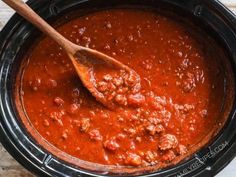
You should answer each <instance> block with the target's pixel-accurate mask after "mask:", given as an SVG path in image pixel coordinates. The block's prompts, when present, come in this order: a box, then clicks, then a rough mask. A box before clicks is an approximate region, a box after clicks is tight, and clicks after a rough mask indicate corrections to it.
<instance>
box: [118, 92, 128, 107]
mask: <svg viewBox="0 0 236 177" xmlns="http://www.w3.org/2000/svg"><path fill="white" fill-rule="evenodd" d="M115 101H116V103H118V104H119V105H127V98H126V97H125V96H124V95H120V94H118V95H116V97H115Z"/></svg>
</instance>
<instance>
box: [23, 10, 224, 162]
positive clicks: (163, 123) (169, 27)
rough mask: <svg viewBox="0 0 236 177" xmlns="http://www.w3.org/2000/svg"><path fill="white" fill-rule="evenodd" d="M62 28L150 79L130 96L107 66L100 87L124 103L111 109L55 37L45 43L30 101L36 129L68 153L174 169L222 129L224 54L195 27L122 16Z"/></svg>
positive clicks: (31, 61) (32, 73)
mask: <svg viewBox="0 0 236 177" xmlns="http://www.w3.org/2000/svg"><path fill="white" fill-rule="evenodd" d="M57 30H58V31H59V32H60V33H61V34H63V35H64V36H65V37H67V38H68V39H70V40H71V41H73V42H75V43H77V44H80V45H82V46H86V47H89V48H92V49H96V50H98V51H101V52H104V53H105V54H107V55H110V56H112V57H114V58H115V59H117V60H119V61H121V62H123V63H124V64H126V65H128V66H129V67H131V68H132V69H134V70H135V71H136V72H137V73H138V74H139V75H140V79H141V88H140V90H139V92H138V93H134V94H132V95H131V96H129V97H128V98H123V97H122V93H125V92H126V89H125V87H124V85H125V84H126V83H125V81H124V79H122V77H121V78H120V77H117V78H114V77H111V75H110V74H109V72H108V71H104V70H102V69H100V72H101V73H100V75H101V76H102V77H100V76H99V77H100V78H101V80H100V81H99V83H98V87H99V89H101V90H102V91H103V92H104V93H105V92H109V93H113V91H114V94H113V95H112V94H111V95H112V98H111V99H114V100H115V101H116V102H117V105H120V106H117V107H116V109H115V110H109V109H107V108H106V107H104V106H103V105H101V104H100V103H98V102H97V101H96V100H95V99H94V98H93V97H92V96H91V95H90V93H89V92H88V91H87V90H86V88H84V87H83V85H82V84H81V81H80V79H79V77H78V76H77V74H76V72H75V70H74V68H73V66H72V64H71V62H70V60H69V59H68V58H67V55H66V53H65V52H64V51H63V49H62V48H61V47H59V46H58V45H57V44H56V43H55V42H53V41H52V40H51V39H49V38H48V37H43V38H42V39H41V40H39V41H38V42H37V43H36V44H35V45H34V46H33V47H32V50H31V51H30V54H29V55H28V56H27V57H26V60H27V61H28V64H27V66H26V68H25V70H24V75H23V80H22V83H21V84H22V85H21V88H22V100H23V104H24V107H25V109H26V112H27V115H28V117H29V119H30V121H31V122H32V124H33V126H34V127H35V129H36V130H37V131H38V132H39V133H40V134H41V135H42V136H43V137H44V138H45V139H46V140H47V141H48V142H50V143H51V144H53V145H54V146H56V147H57V148H59V149H61V150H62V151H64V152H66V153H68V154H70V155H72V156H75V157H78V158H79V159H82V160H85V161H89V162H95V163H99V164H107V165H127V166H148V165H155V164H158V163H164V164H168V163H170V162H172V161H173V160H174V159H175V158H177V157H179V156H182V155H184V154H186V153H187V152H188V151H189V150H190V149H191V148H192V147H193V146H194V145H195V144H197V143H198V142H199V141H201V140H202V138H203V137H204V136H206V135H207V134H208V132H209V131H210V130H211V129H212V128H213V127H214V125H215V124H216V123H217V122H218V120H217V118H218V115H219V112H220V109H221V102H222V99H223V94H224V91H223V74H222V72H221V70H222V69H221V66H220V64H219V63H218V62H217V61H218V60H219V57H220V55H218V52H220V50H218V46H217V45H216V44H214V43H213V42H212V40H211V39H208V37H207V35H206V34H205V33H201V31H200V32H199V30H198V29H197V28H196V27H195V26H193V25H191V24H188V23H185V22H182V21H179V20H176V19H175V20H174V18H170V17H167V16H164V15H160V14H156V13H155V12H152V11H142V10H132V9H117V10H107V11H100V12H95V13H91V14H89V15H86V16H82V17H78V18H75V19H72V20H70V21H69V22H67V23H65V24H63V25H61V26H59V27H57ZM101 67H102V66H101ZM108 81H109V82H108ZM110 81H112V82H110ZM119 89H120V90H119ZM127 102H128V103H129V104H128V105H127V104H124V103H127ZM212 103H214V104H212Z"/></svg>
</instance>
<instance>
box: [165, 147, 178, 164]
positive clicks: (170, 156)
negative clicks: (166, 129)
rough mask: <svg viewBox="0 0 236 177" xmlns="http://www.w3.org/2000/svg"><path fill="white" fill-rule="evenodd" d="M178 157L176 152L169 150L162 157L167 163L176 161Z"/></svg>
mask: <svg viewBox="0 0 236 177" xmlns="http://www.w3.org/2000/svg"><path fill="white" fill-rule="evenodd" d="M175 157H176V155H175V153H174V151H172V150H168V151H167V152H166V153H164V154H163V156H162V160H163V161H166V162H171V161H172V160H174V159H175Z"/></svg>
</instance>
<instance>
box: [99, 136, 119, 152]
mask: <svg viewBox="0 0 236 177" xmlns="http://www.w3.org/2000/svg"><path fill="white" fill-rule="evenodd" d="M103 145H104V147H105V148H106V149H108V150H110V151H115V150H117V149H118V148H119V147H120V145H119V144H118V143H117V142H116V141H115V140H113V139H111V140H106V141H105V142H104V143H103Z"/></svg>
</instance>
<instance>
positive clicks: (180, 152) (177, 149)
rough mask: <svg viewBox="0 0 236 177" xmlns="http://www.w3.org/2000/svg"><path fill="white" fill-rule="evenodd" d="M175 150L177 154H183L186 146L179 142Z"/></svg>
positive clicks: (186, 150) (185, 151)
mask: <svg viewBox="0 0 236 177" xmlns="http://www.w3.org/2000/svg"><path fill="white" fill-rule="evenodd" d="M176 152H177V153H178V154H179V155H184V154H186V153H187V152H188V149H187V148H186V146H184V145H182V144H180V145H179V146H177V148H176Z"/></svg>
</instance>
